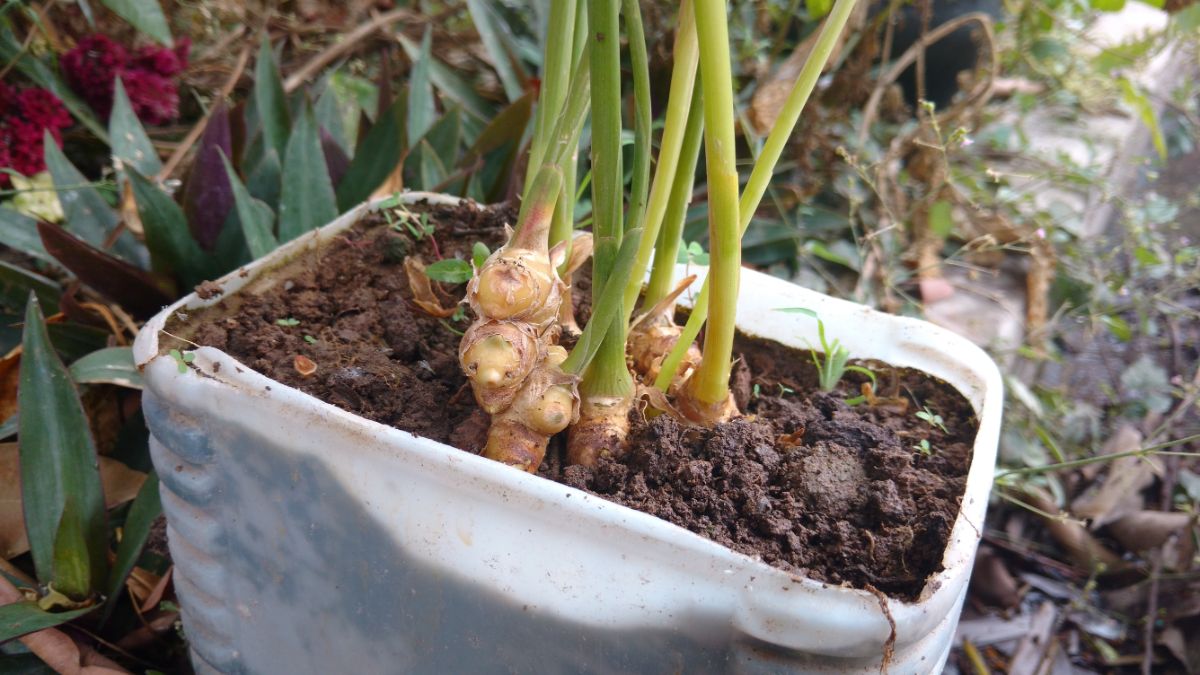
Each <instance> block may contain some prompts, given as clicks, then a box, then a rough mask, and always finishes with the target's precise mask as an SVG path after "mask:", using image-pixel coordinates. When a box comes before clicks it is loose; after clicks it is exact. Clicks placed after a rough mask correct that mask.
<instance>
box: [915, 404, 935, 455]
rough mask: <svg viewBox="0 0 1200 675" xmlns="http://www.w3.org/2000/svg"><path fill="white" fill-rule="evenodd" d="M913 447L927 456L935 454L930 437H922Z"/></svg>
mask: <svg viewBox="0 0 1200 675" xmlns="http://www.w3.org/2000/svg"><path fill="white" fill-rule="evenodd" d="M917 414H920V413H917ZM913 449H914V450H916V451H917V452H919V453H921V454H922V455H925V456H926V457H932V456H933V446H932V445H930V444H929V439H928V438H922V439H921V442H920V443H917V444H916V445H914V446H913Z"/></svg>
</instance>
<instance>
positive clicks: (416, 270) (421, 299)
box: [404, 255, 457, 319]
mask: <svg viewBox="0 0 1200 675" xmlns="http://www.w3.org/2000/svg"><path fill="white" fill-rule="evenodd" d="M404 272H405V274H407V275H408V286H409V288H410V289H412V294H413V303H414V304H415V305H416V306H417V307H420V308H421V309H422V310H423V311H424V312H425V313H426V314H429V315H431V316H436V317H438V318H439V319H446V318H449V317H451V316H453V315H454V312H455V311H457V310H456V308H454V307H451V308H449V309H447V308H445V307H443V306H442V303H441V301H440V300H438V297H437V296H436V295H434V294H433V286H432V284H430V281H429V277H428V276H426V275H425V263H423V262H421V259H420V258H418V257H417V256H413V255H410V256H408V257H407V258H405V259H404Z"/></svg>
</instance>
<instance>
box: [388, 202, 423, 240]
mask: <svg viewBox="0 0 1200 675" xmlns="http://www.w3.org/2000/svg"><path fill="white" fill-rule="evenodd" d="M379 210H380V212H381V213H383V218H384V220H386V221H387V224H388V226H389V227H391V228H392V229H393V230H395V231H397V232H403V231H404V230H408V233H409V234H411V235H412V236H413V238H414V239H416V240H417V241H421V240H422V239H424V238H425V237H427V236H429V235H431V234H433V230H434V226H433V224H432V223H430V222H429V214H428V213H422V214H421V215H420V216H418V215H417V214H415V213H413V212H412V211H409V210H408V208H406V207H405V206H404V204H403V203H401V201H400V196H399V195H396V196H393V197H392V198H391V199H388V200H387V201H384V202H381V203H380V204H379ZM394 215H395V216H399V217H400V220H399V221H397V220H395V219H394V218H393V216H394Z"/></svg>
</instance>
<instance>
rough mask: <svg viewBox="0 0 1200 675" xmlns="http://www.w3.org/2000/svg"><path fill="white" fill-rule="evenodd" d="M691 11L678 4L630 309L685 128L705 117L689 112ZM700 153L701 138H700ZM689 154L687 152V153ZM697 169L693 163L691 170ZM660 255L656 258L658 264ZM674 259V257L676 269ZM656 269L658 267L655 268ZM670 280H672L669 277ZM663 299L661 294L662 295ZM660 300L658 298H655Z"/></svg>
mask: <svg viewBox="0 0 1200 675" xmlns="http://www.w3.org/2000/svg"><path fill="white" fill-rule="evenodd" d="M695 17H696V15H695V13H694V12H692V7H691V0H683V2H682V3H680V6H679V28H678V29H677V30H676V38H675V50H674V59H675V65H674V67H673V68H672V70H671V92H670V95H669V96H668V98H667V112H666V115H665V116H664V121H663V135H662V143H661V145H660V147H659V151H658V166H657V167H656V168H655V169H654V185H653V186H652V187H651V188H650V201H649V203H648V204H647V207H646V219H645V221H644V222H645V230H644V231H643V234H642V241H641V242H639V244H638V252H637V261H636V262H635V263H634V268H633V275H632V276H630V277H629V285H628V286H627V287H626V289H625V305H626V306H627V307H629V308H630V310H631V311H632V308H633V306H634V303H636V302H637V297H638V293H639V292H640V291H641V290H642V279H644V278H645V276H646V266H647V265H649V264H650V252H651V251H652V250H653V249H654V244H655V242H656V241H657V240H658V234H659V230H660V229H661V228H662V224H663V218H664V214H665V213H666V211H667V205H668V203H669V200H670V197H671V194H672V186H673V185H674V183H675V182H676V173H677V172H678V170H679V166H678V165H679V158H680V152H681V148H682V147H683V145H684V138H685V135H686V131H687V130H688V129H691V126H690V125H692V123H693V120H696V121H697V122H696V124H697V125H699V120H701V119H702V118H703V116H702V115H700V114H699V113H698V112H697V114H695V115H690V116H689V112H690V111H691V110H696V111H699V107H698V103H697V99H696V97H695V95H694V94H695V91H696V90H697V89H698V87H696V86H695V85H696V64H697V62H698V61H699V59H700V50H699V48H698V46H697V41H696V20H695ZM696 147H697V152H698V151H699V141H698V137H697V145H696ZM684 156H685V157H686V156H687V155H686V154H684ZM695 171H696V167H695V163H694V162H693V163H692V169H691V172H692V173H693V174H694V173H695ZM657 261H658V258H657V257H656V258H655V264H656V265H657ZM674 264H675V260H674V258H672V259H671V265H672V271H674ZM656 271H657V270H656ZM668 283H669V280H668ZM660 298H661V296H660ZM655 302H657V301H655ZM653 305H654V302H651V301H650V298H649V297H648V296H647V298H646V301H645V303H644V306H646V307H652V306H653Z"/></svg>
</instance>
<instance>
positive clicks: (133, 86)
mask: <svg viewBox="0 0 1200 675" xmlns="http://www.w3.org/2000/svg"><path fill="white" fill-rule="evenodd" d="M190 48H191V43H190V42H189V41H188V40H187V39H186V38H185V39H183V40H180V41H179V43H178V45H176V47H175V48H174V49H167V48H165V47H158V46H153V45H151V46H146V47H142V48H140V49H138V50H137V52H136V53H135V54H133V55H130V54H129V52H128V51H127V50H126V49H125V48H124V47H122V46H121V45H119V44H117V43H116V42H113V41H112V40H110V39H109V38H107V37H105V36H103V35H92V36H90V37H87V38H84V39H83V40H80V41H79V44H78V45H76V46H75V48H74V49H72V50H71V51H69V52H67V53H66V54H63V56H62V59H60V61H59V65H61V66H62V70H63V73H64V74H65V75H66V78H67V83H68V84H70V85H71V89H73V90H75V92H76V93H78V94H79V95H80V96H82V97H83V100H85V101H87V102H88V105H90V106H91V107H92V109H93V110H95V111H96V113H97V114H98V115H100V117H102V118H104V119H108V116H109V114H110V113H111V112H112V103H113V91H114V88H115V84H114V82H116V79H117V77H118V76H119V77H120V78H121V82H122V83H123V84H124V85H125V93H126V94H128V95H129V102H130V103H131V104H132V105H133V111H134V113H135V114H136V115H137V116H138V118H139V119H140V120H142V122H144V123H146V124H151V125H156V124H165V123H167V122H170V121H172V120H174V119H175V118H176V117H178V116H179V91H178V89H177V88H176V86H175V82H174V80H173V78H174V77H175V76H176V75H178V74H179V73H180V72H182V71H183V69H184V68H186V67H187V58H188V51H189V50H190Z"/></svg>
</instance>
